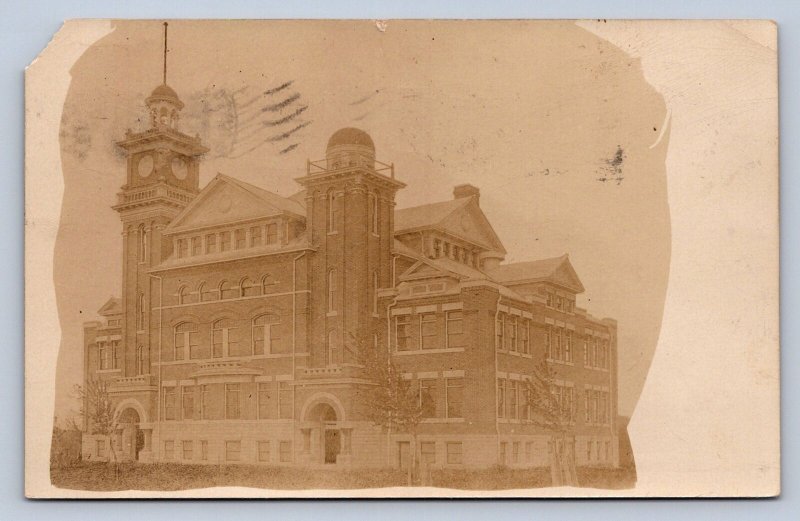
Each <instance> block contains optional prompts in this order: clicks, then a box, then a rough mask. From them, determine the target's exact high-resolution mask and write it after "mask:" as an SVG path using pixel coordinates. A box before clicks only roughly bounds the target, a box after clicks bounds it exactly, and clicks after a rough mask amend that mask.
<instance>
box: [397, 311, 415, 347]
mask: <svg viewBox="0 0 800 521" xmlns="http://www.w3.org/2000/svg"><path fill="white" fill-rule="evenodd" d="M395 328H396V336H397V350H398V351H411V350H413V349H416V342H414V337H413V335H412V334H411V315H398V316H397V318H396V319H395Z"/></svg>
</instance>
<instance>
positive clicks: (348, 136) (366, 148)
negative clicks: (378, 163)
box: [325, 127, 375, 170]
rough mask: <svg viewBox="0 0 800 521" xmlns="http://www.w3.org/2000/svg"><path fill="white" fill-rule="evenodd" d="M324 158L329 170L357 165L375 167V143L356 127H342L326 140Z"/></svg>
mask: <svg viewBox="0 0 800 521" xmlns="http://www.w3.org/2000/svg"><path fill="white" fill-rule="evenodd" d="M325 159H326V162H327V168H328V169H329V170H338V169H342V168H350V167H357V166H366V167H368V168H375V143H373V141H372V138H371V137H369V134H367V133H366V132H364V131H363V130H361V129H358V128H352V127H347V128H342V129H339V130H337V131H336V132H334V133H333V135H332V136H331V138H330V139H329V140H328V147H327V149H326V151H325Z"/></svg>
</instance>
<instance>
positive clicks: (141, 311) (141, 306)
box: [136, 293, 147, 331]
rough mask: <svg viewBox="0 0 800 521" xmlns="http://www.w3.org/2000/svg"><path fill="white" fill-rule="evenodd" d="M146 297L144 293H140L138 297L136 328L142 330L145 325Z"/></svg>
mask: <svg viewBox="0 0 800 521" xmlns="http://www.w3.org/2000/svg"><path fill="white" fill-rule="evenodd" d="M146 312H147V311H146V310H145V299H144V293H139V296H138V297H137V298H136V330H137V331H142V330H143V329H144V327H145V318H144V317H145V313H146Z"/></svg>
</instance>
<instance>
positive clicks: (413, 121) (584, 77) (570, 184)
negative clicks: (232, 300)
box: [54, 21, 670, 417]
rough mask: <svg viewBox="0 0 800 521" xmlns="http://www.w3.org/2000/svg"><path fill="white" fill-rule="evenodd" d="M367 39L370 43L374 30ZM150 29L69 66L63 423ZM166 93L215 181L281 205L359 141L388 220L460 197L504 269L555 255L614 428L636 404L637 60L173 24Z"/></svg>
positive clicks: (658, 303) (654, 319)
mask: <svg viewBox="0 0 800 521" xmlns="http://www.w3.org/2000/svg"><path fill="white" fill-rule="evenodd" d="M381 29H383V30H381ZM162 30H163V27H162V26H161V23H160V22H158V21H143V22H142V21H120V22H116V23H115V24H114V31H113V32H112V33H111V34H109V35H108V36H106V37H104V38H102V39H101V40H99V41H98V42H96V43H95V44H94V45H92V46H91V47H90V48H89V49H88V50H87V51H86V52H85V53H84V54H83V55H82V56H81V58H80V59H79V60H78V61H77V62H76V64H75V65H74V67H73V68H72V71H71V73H72V83H71V86H70V89H69V93H68V95H67V100H66V103H65V107H64V113H63V117H62V124H61V152H62V167H63V171H64V176H65V179H64V181H65V190H64V201H63V206H62V217H61V225H60V229H59V235H58V239H57V242H56V251H55V266H54V269H55V275H54V277H55V284H56V290H57V300H58V308H59V320H60V324H61V329H62V339H61V346H60V351H59V366H58V376H57V383H56V386H57V392H56V414H57V415H58V416H59V417H63V416H68V415H70V414H72V413H73V411H74V409H75V406H74V403H73V401H72V400H71V399H70V393H69V390H70V388H71V387H72V385H73V384H75V383H79V382H80V381H81V378H82V374H81V370H82V369H81V367H82V331H81V324H82V323H83V322H84V321H86V320H92V319H95V318H96V311H97V310H98V309H99V308H100V307H101V306H102V305H103V303H105V301H106V300H107V299H108V298H109V297H110V296H111V295H119V292H120V283H121V235H120V233H121V229H122V228H121V224H120V221H119V216H118V215H117V214H116V212H114V211H113V210H112V209H111V205H113V204H114V202H115V200H116V193H117V192H118V191H119V189H120V186H121V185H122V184H123V183H124V182H125V160H124V156H123V155H122V154H121V151H120V150H119V149H118V148H117V147H116V146H115V144H114V143H115V141H118V140H120V139H122V138H123V137H124V134H125V130H126V129H128V128H131V129H133V130H141V129H144V128H145V127H146V125H147V119H146V113H145V106H144V99H145V98H146V97H147V95H148V94H149V93H150V92H151V91H152V89H153V88H154V87H156V86H157V85H158V84H160V83H161V81H162V51H163V50H162V45H163V33H162ZM168 48H169V52H168V78H167V82H168V84H169V85H170V86H171V87H173V88H174V89H175V90H176V91H177V92H178V94H179V96H180V97H181V99H182V100H183V101H184V102H185V103H186V106H185V108H184V109H183V111H182V122H181V130H183V131H184V132H186V133H188V134H191V135H195V134H199V135H200V137H201V138H202V139H203V141H204V143H205V144H206V145H207V146H208V147H209V148H210V152H209V153H208V154H207V155H206V157H205V159H204V161H203V163H202V164H201V186H203V185H205V184H206V183H207V182H208V181H210V180H211V179H212V178H213V177H214V176H215V175H216V174H217V173H218V172H221V173H224V174H227V175H231V176H234V177H237V178H239V179H242V180H244V181H246V182H250V183H253V184H256V185H258V186H261V187H263V188H266V189H268V190H271V191H274V192H276V193H279V194H281V195H284V196H288V195H291V194H293V193H295V192H297V191H298V190H299V189H300V186H299V185H298V184H297V183H296V182H295V181H294V179H295V178H297V177H300V176H302V175H304V172H305V165H306V160H307V159H311V160H315V159H321V158H322V157H323V156H324V149H325V144H326V142H327V139H328V137H329V136H330V135H331V134H332V133H333V132H334V131H335V130H337V129H338V128H341V127H346V126H355V127H359V128H362V129H364V130H365V131H367V132H368V133H369V134H370V135H371V136H372V138H373V140H374V141H375V145H376V154H377V158H378V159H379V160H381V161H384V162H387V163H394V165H395V172H396V176H397V178H398V179H400V180H401V181H403V182H405V183H406V184H407V187H406V188H405V189H403V190H401V191H400V192H399V193H398V195H397V207H398V208H403V207H408V206H415V205H418V204H424V203H429V202H435V201H440V200H445V199H449V198H451V197H452V187H453V186H454V185H457V184H461V183H471V184H473V185H475V186H478V187H479V188H480V190H481V198H480V204H481V207H482V209H483V211H484V213H486V215H487V217H488V218H489V220H490V221H491V222H492V224H493V225H494V228H495V231H496V232H497V234H498V235H499V237H500V238H501V240H502V241H503V243H504V245H505V247H506V250H508V255H507V257H506V260H507V261H509V262H514V261H523V260H531V259H537V258H546V257H553V256H559V255H562V254H564V253H568V254H569V255H570V260H571V262H572V264H573V266H574V267H575V269H576V271H577V272H578V275H579V276H580V278H581V280H582V282H583V284H584V286H585V287H586V293H585V294H584V295H582V296H580V297H579V300H578V305H579V306H582V307H586V308H588V310H589V312H590V313H592V314H593V315H595V316H597V317H613V318H615V319H617V320H618V325H619V346H618V349H619V372H620V375H619V389H620V412H621V413H622V414H626V415H629V414H630V413H631V411H632V410H633V408H634V406H635V404H636V400H637V399H638V396H639V393H640V391H641V387H642V384H643V382H644V379H645V376H646V374H647V370H648V368H649V366H650V362H651V360H652V356H653V350H654V348H655V345H656V342H657V340H658V335H659V328H660V324H661V319H662V313H663V306H664V298H665V295H666V286H667V277H668V273H669V261H670V214H669V206H668V202H667V186H666V170H665V156H666V152H667V147H668V146H669V117H668V114H667V110H666V106H665V103H664V100H663V98H662V96H661V95H659V94H658V93H657V92H656V91H655V90H654V89H653V87H652V86H651V85H649V84H648V83H647V81H646V80H645V78H644V76H643V74H642V70H641V64H640V62H639V60H638V59H636V58H631V57H630V56H629V55H628V54H627V53H626V52H625V50H624V49H619V48H617V47H615V46H614V45H612V44H610V43H608V42H607V41H605V40H603V39H602V38H599V37H598V36H595V35H593V34H592V33H590V32H588V31H586V30H584V29H582V28H580V27H578V26H576V25H575V24H574V23H572V22H566V21H565V22H546V23H542V22H532V21H519V22H513V21H505V22H502V25H501V23H500V22H477V21H470V22H463V21H460V22H442V21H438V22H429V21H413V22H404V21H390V22H388V25H387V26H386V27H378V26H377V25H376V24H375V23H373V22H370V21H357V22H350V21H341V22H309V21H291V22H288V21H282V22H263V21H237V22H230V21H229V22H206V21H186V22H181V21H175V22H171V23H170V25H169V47H168Z"/></svg>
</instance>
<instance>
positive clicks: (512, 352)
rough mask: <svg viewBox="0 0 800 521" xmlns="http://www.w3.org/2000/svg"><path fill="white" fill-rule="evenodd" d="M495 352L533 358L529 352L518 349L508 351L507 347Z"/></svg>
mask: <svg viewBox="0 0 800 521" xmlns="http://www.w3.org/2000/svg"><path fill="white" fill-rule="evenodd" d="M497 352H498V353H500V354H504V355H510V356H521V357H522V358H530V359H533V355H530V354H527V353H520V352H519V351H509V350H507V349H498V350H497ZM549 361H550V360H548V362H549Z"/></svg>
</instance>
